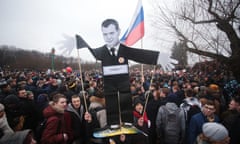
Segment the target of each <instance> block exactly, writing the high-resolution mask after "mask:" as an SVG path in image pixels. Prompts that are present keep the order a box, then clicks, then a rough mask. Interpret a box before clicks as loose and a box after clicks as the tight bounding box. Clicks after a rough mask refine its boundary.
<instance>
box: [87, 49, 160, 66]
mask: <svg viewBox="0 0 240 144" xmlns="http://www.w3.org/2000/svg"><path fill="white" fill-rule="evenodd" d="M89 50H90V51H91V53H92V54H93V56H94V57H95V58H96V59H97V60H101V61H102V66H108V65H116V64H119V63H118V62H116V61H111V54H110V52H109V50H108V48H107V47H106V45H104V46H102V47H100V48H96V49H91V48H89ZM158 55H159V52H157V51H151V50H145V49H137V48H131V47H128V46H125V45H123V44H120V46H119V50H118V55H117V57H123V58H124V59H125V62H124V64H127V63H128V62H127V61H128V59H129V60H133V61H136V62H139V63H144V64H152V65H156V64H157V60H158Z"/></svg>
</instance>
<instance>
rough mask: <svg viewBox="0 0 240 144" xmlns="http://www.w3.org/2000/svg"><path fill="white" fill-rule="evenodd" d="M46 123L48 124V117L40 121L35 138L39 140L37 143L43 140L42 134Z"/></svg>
mask: <svg viewBox="0 0 240 144" xmlns="http://www.w3.org/2000/svg"><path fill="white" fill-rule="evenodd" d="M46 124H47V118H45V119H44V120H43V121H42V122H40V123H39V124H38V125H37V127H36V130H35V140H36V141H37V143H40V141H41V138H42V134H43V131H44V129H45V127H46Z"/></svg>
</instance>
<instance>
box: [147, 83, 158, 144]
mask: <svg viewBox="0 0 240 144" xmlns="http://www.w3.org/2000/svg"><path fill="white" fill-rule="evenodd" d="M151 94H152V98H151V96H149V99H148V102H147V104H146V106H147V107H146V112H147V116H148V118H149V120H150V122H151V125H150V128H149V135H148V138H149V143H150V144H156V140H157V133H156V118H157V113H158V109H159V107H160V106H161V100H160V90H159V89H158V88H157V87H155V88H154V89H152V92H151V93H150V95H151Z"/></svg>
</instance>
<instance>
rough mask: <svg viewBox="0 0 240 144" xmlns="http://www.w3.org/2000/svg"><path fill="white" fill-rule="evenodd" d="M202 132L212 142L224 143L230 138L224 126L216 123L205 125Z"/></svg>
mask: <svg viewBox="0 0 240 144" xmlns="http://www.w3.org/2000/svg"><path fill="white" fill-rule="evenodd" d="M202 131H203V134H204V135H205V136H206V137H208V138H209V139H210V140H212V141H222V140H224V139H225V138H226V137H227V136H228V131H227V129H226V128H225V127H224V126H223V125H222V124H219V123H216V122H207V123H205V124H203V126H202Z"/></svg>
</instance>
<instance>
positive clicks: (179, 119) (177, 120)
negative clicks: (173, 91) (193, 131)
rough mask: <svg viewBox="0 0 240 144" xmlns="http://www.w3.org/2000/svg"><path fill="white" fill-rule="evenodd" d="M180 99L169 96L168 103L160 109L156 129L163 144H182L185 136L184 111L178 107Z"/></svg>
mask: <svg viewBox="0 0 240 144" xmlns="http://www.w3.org/2000/svg"><path fill="white" fill-rule="evenodd" d="M177 102H178V99H177V98H176V97H175V96H173V95H168V96H167V103H166V104H165V105H162V106H160V107H159V110H158V114H157V118H156V127H157V133H158V138H160V142H161V143H163V144H181V143H183V139H184V134H185V116H184V111H183V110H182V109H180V108H179V107H178V106H177Z"/></svg>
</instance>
